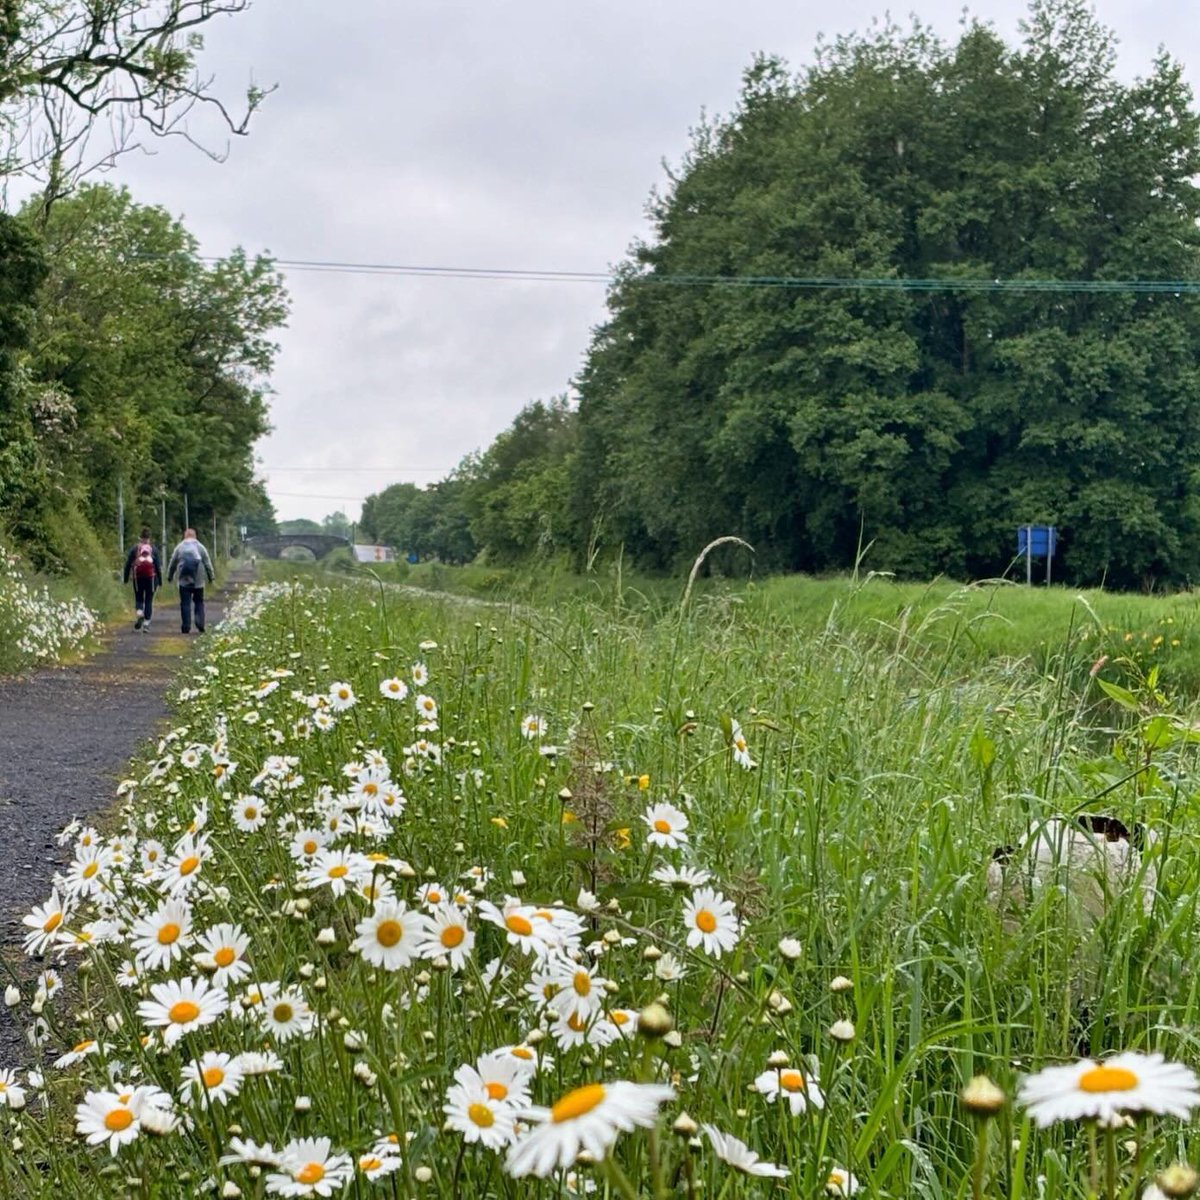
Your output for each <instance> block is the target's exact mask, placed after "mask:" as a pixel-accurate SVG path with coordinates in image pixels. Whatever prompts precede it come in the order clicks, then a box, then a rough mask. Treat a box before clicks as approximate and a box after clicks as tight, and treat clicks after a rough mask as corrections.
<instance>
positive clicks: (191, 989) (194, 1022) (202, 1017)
mask: <svg viewBox="0 0 1200 1200" xmlns="http://www.w3.org/2000/svg"><path fill="white" fill-rule="evenodd" d="M150 995H151V997H152V998H151V999H149V1000H143V1001H142V1002H141V1003H140V1004H139V1005H138V1016H139V1017H141V1019H142V1021H143V1022H144V1023H145V1024H146V1025H147V1026H148V1027H149V1028H151V1029H158V1028H161V1029H162V1030H163V1040H164V1041H165V1042H166V1044H167V1046H168V1047H170V1046H174V1045H175V1043H176V1042H177V1041H179V1039H180V1038H181V1037H183V1035H184V1034H185V1033H188V1032H190V1031H191V1030H193V1029H200V1028H201V1027H202V1026H204V1025H211V1024H212V1023H213V1022H214V1021H215V1020H216V1019H217V1018H218V1017H219V1016H220V1015H221V1014H222V1013H223V1012H224V1011H225V1010H226V1008H228V1007H229V1001H228V1000H227V999H226V996H225V993H224V992H222V991H221V990H219V989H218V988H215V987H213V986H212V985H211V984H210V983H209V982H208V980H207V979H169V980H167V982H166V983H156V984H154V985H153V986H152V987H151V988H150Z"/></svg>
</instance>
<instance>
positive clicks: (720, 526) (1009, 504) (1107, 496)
mask: <svg viewBox="0 0 1200 1200" xmlns="http://www.w3.org/2000/svg"><path fill="white" fill-rule="evenodd" d="M1113 61H1114V54H1113V46H1112V39H1111V36H1110V35H1109V34H1108V33H1107V31H1105V30H1104V29H1103V28H1101V27H1100V26H1099V25H1098V24H1097V23H1096V21H1095V19H1094V18H1093V17H1092V15H1091V13H1090V12H1089V10H1088V9H1087V8H1086V7H1085V6H1084V5H1083V4H1081V3H1078V2H1077V0H1036V2H1035V3H1034V5H1033V6H1032V8H1031V9H1030V13H1029V18H1028V20H1027V22H1026V24H1025V27H1024V31H1023V40H1022V42H1021V44H1020V45H1018V46H1015V47H1013V46H1008V45H1006V44H1005V43H1004V42H1003V40H1002V39H1000V38H999V37H998V36H997V35H996V34H995V32H994V31H992V30H991V29H989V28H988V27H986V26H982V25H978V24H971V25H968V26H966V27H965V29H964V32H963V34H962V36H961V37H960V39H959V40H958V42H957V43H956V44H955V45H953V46H950V45H946V44H943V43H942V42H941V41H939V40H938V39H936V38H935V37H934V36H933V35H932V34H931V33H930V32H929V31H928V30H926V29H924V28H922V27H920V26H914V27H913V28H912V29H910V30H907V31H904V30H900V29H898V28H896V27H894V26H891V25H886V26H883V27H880V28H877V29H875V30H874V31H872V32H871V33H870V34H868V35H866V36H862V37H848V38H843V39H840V40H838V41H836V42H834V43H832V44H829V45H824V46H822V47H821V48H820V49H819V53H818V56H817V60H816V62H815V63H814V64H813V65H812V66H811V67H810V68H808V69H807V70H805V71H804V72H802V73H801V74H799V75H798V76H794V77H793V76H791V75H789V74H788V73H787V71H786V70H785V69H784V67H783V66H782V64H781V63H779V62H778V61H777V60H773V59H762V60H759V61H757V62H756V63H755V64H754V65H753V66H752V68H751V69H750V70H749V71H748V72H747V74H746V78H745V83H744V87H743V92H742V97H741V101H740V103H739V106H738V108H737V110H736V111H735V112H734V113H733V114H732V115H731V116H730V117H729V118H728V119H726V120H723V121H716V122H707V123H705V124H703V125H702V126H701V127H700V128H699V129H698V130H696V131H695V134H694V138H693V145H692V148H691V151H690V152H689V154H688V155H687V157H686V158H685V160H684V162H683V164H682V165H681V168H680V170H679V171H678V172H677V174H676V175H675V176H674V177H673V178H672V179H671V181H670V187H669V190H668V192H667V193H666V194H665V195H664V196H662V197H657V198H655V200H654V202H653V204H652V216H653V219H654V237H653V239H652V240H651V241H650V242H648V243H646V244H643V245H639V246H637V247H636V248H635V251H634V254H633V256H632V258H631V260H630V262H629V263H628V264H627V265H626V267H625V268H624V269H623V271H622V272H621V274H620V276H619V278H618V280H617V282H616V283H615V285H614V288H613V290H612V293H611V296H610V309H611V313H610V317H609V320H608V321H607V322H606V323H605V325H604V326H602V327H601V328H600V329H599V330H598V331H597V334H596V337H595V340H594V342H593V345H592V348H591V351H590V353H589V356H588V360H587V363H586V365H585V368H584V370H583V372H582V374H581V377H580V380H579V387H580V393H581V400H580V409H579V428H578V432H577V436H578V445H577V451H576V453H575V456H574V459H573V465H572V484H571V501H572V508H573V514H574V518H573V519H574V527H575V529H576V530H577V531H578V532H577V535H576V546H577V550H578V551H580V552H581V551H582V548H583V543H584V539H585V537H586V538H591V539H592V540H595V538H596V537H597V536H598V537H600V538H603V539H605V540H607V541H608V542H609V543H616V542H621V543H623V544H624V545H625V546H626V547H627V548H628V549H629V550H630V551H632V552H633V553H634V554H635V556H636V557H637V558H638V559H639V560H640V561H642V562H643V563H646V564H648V565H656V566H665V565H668V564H671V563H674V562H677V561H679V560H686V559H689V558H690V557H691V556H692V555H693V554H694V553H695V551H696V550H697V549H698V548H699V547H700V546H701V545H703V544H704V543H705V542H706V541H707V540H709V539H710V538H712V537H714V536H717V535H720V534H726V533H735V534H740V535H741V536H743V537H745V538H747V540H749V541H751V542H752V543H754V544H755V545H756V547H757V548H758V550H759V557H760V561H762V562H765V563H766V564H767V565H774V566H778V567H785V568H791V569H806V570H824V569H831V568H844V567H846V566H848V565H850V564H851V563H852V562H853V561H854V557H855V554H856V552H857V549H858V547H859V546H860V544H863V543H870V545H871V550H870V556H869V559H868V561H869V562H870V563H871V565H873V566H878V567H886V568H890V569H893V570H897V571H900V572H903V573H907V574H914V575H927V574H930V573H933V572H936V571H951V572H954V573H956V574H959V573H961V574H969V575H975V576H978V575H988V574H997V573H1000V572H1002V571H1004V570H1005V569H1006V567H1007V566H1008V565H1009V563H1010V560H1011V558H1012V554H1013V542H1014V531H1015V527H1016V526H1017V525H1018V524H1023V523H1026V522H1031V521H1032V522H1039V521H1047V522H1052V523H1055V524H1057V525H1058V526H1059V527H1060V530H1061V533H1062V536H1063V543H1062V546H1063V551H1064V556H1063V559H1062V561H1061V562H1060V564H1059V566H1060V568H1062V569H1063V570H1065V571H1066V573H1067V576H1068V577H1069V578H1071V579H1074V580H1078V581H1080V582H1083V581H1095V580H1099V579H1101V578H1106V579H1107V580H1108V581H1109V582H1110V583H1118V584H1122V585H1129V586H1132V585H1140V584H1143V583H1144V582H1147V581H1151V580H1164V581H1181V580H1185V579H1188V578H1191V577H1193V576H1194V575H1195V574H1196V572H1197V570H1198V568H1200V537H1198V536H1197V535H1198V534H1200V529H1198V528H1197V517H1198V515H1200V514H1198V513H1197V492H1196V486H1195V470H1194V468H1193V467H1192V465H1191V464H1193V463H1195V462H1196V461H1198V460H1200V388H1198V387H1197V384H1198V383H1200V380H1198V379H1197V374H1196V371H1197V355H1196V350H1195V347H1196V345H1197V344H1198V343H1197V335H1198V334H1200V306H1198V303H1197V300H1196V299H1195V298H1193V297H1191V296H1187V295H1184V296H1175V295H1171V294H1152V295H1147V294H1137V293H1133V292H1129V291H1117V292H1104V293H1095V292H1080V291H1070V290H1046V289H1038V290H1031V291H1025V292H1014V291H997V290H994V289H993V290H989V289H987V288H983V287H978V286H976V285H978V284H980V283H985V282H986V281H990V280H994V279H1004V280H1009V281H1020V280H1023V279H1028V280H1046V279H1050V280H1055V279H1057V280H1086V281H1095V282H1101V281H1105V280H1114V279H1118V280H1119V279H1131V278H1137V277H1143V278H1146V277H1149V278H1162V279H1194V278H1196V277H1197V267H1198V266H1200V260H1198V257H1197V247H1198V241H1200V239H1198V236H1197V224H1196V222H1197V218H1198V217H1200V192H1198V190H1197V188H1196V186H1195V184H1194V183H1193V180H1194V179H1195V178H1196V176H1197V174H1198V172H1200V150H1198V147H1200V137H1198V134H1200V126H1198V123H1197V117H1196V114H1195V112H1194V110H1193V104H1192V97H1191V94H1190V92H1189V91H1188V89H1187V87H1186V85H1185V84H1184V82H1183V79H1182V75H1181V71H1180V69H1179V67H1178V65H1177V64H1175V63H1174V62H1173V61H1171V60H1170V59H1169V58H1167V57H1166V56H1162V57H1160V58H1159V59H1158V60H1156V61H1155V63H1154V64H1153V68H1152V71H1151V73H1150V74H1149V75H1148V77H1147V78H1145V79H1143V80H1139V81H1137V82H1135V83H1133V84H1126V83H1122V82H1121V81H1120V80H1118V79H1117V78H1116V76H1115V74H1114V68H1113ZM713 276H753V277H774V278H781V279H816V278H824V279H830V278H834V279H860V280H882V281H887V280H925V279H939V280H951V281H954V280H957V281H962V284H961V286H960V287H959V288H957V289H955V288H946V287H943V288H939V289H937V290H913V289H911V288H906V289H897V288H888V287H886V286H883V287H880V286H872V287H863V286H842V287H820V288H808V287H794V286H776V287H752V286H730V285H728V284H720V283H707V282H704V280H706V279H710V278H711V277H713Z"/></svg>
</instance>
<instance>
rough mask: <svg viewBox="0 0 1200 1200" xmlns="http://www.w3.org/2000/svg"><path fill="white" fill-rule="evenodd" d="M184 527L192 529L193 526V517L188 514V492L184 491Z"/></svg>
mask: <svg viewBox="0 0 1200 1200" xmlns="http://www.w3.org/2000/svg"><path fill="white" fill-rule="evenodd" d="M183 527H184V529H191V527H192V518H191V517H190V516H189V515H188V499H187V492H184V493H183Z"/></svg>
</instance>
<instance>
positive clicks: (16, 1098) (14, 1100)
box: [8, 1091, 25, 1150]
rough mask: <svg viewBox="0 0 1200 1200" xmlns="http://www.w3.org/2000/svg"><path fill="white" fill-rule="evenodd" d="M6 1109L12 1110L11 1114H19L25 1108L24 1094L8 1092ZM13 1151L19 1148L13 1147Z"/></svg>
mask: <svg viewBox="0 0 1200 1200" xmlns="http://www.w3.org/2000/svg"><path fill="white" fill-rule="evenodd" d="M8 1107H9V1108H10V1109H12V1111H13V1112H20V1111H21V1109H23V1108H24V1107H25V1093H24V1092H15V1091H14V1092H9V1093H8ZM13 1149H14V1150H17V1149H20V1147H18V1146H14V1147H13Z"/></svg>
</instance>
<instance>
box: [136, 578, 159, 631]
mask: <svg viewBox="0 0 1200 1200" xmlns="http://www.w3.org/2000/svg"><path fill="white" fill-rule="evenodd" d="M133 607H134V608H135V609H137V611H138V612H140V613H141V614H142V616H143V617H145V618H146V620H147V621H148V620H150V614H151V613H152V612H153V611H154V580H153V579H135V580H134V581H133Z"/></svg>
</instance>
